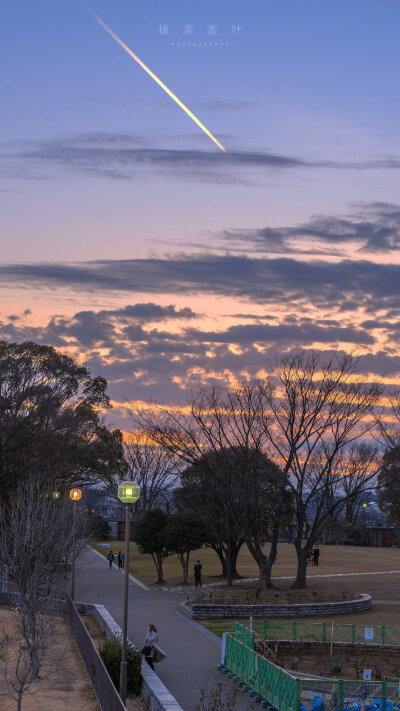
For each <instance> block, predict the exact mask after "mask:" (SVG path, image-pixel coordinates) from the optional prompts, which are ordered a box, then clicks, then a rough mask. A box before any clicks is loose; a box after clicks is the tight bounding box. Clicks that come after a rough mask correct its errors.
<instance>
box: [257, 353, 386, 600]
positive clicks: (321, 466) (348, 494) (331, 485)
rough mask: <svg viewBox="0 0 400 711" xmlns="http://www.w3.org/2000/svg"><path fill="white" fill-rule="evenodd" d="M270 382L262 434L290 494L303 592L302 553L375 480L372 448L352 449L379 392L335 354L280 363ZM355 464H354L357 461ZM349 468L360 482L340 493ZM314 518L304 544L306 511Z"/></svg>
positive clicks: (352, 363) (369, 422) (368, 423)
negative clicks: (361, 473)
mask: <svg viewBox="0 0 400 711" xmlns="http://www.w3.org/2000/svg"><path fill="white" fill-rule="evenodd" d="M275 381H277V382H276V384H275V383H273V382H272V381H271V380H270V381H268V382H264V383H262V384H261V388H262V391H263V394H264V398H265V405H264V412H263V418H264V423H265V424H264V432H265V435H266V438H267V442H268V447H269V451H270V453H271V456H273V457H274V459H275V460H276V461H279V462H280V463H281V466H282V468H283V472H284V474H285V475H287V477H288V482H289V486H290V489H291V491H292V495H293V501H294V516H295V519H296V524H297V536H296V540H295V542H294V545H295V548H296V553H297V575H296V580H295V582H294V587H299V588H301V587H305V585H306V571H307V554H308V553H309V551H310V550H311V548H312V547H313V546H314V544H315V542H316V540H317V538H318V536H319V534H320V533H321V531H322V529H323V527H324V525H325V524H326V522H327V521H328V520H329V518H330V517H331V516H332V513H333V512H334V511H335V510H336V509H337V508H339V507H341V506H343V504H344V503H345V502H346V500H348V499H350V498H355V497H356V496H358V495H359V494H360V493H361V492H363V491H365V490H366V489H368V488H373V486H374V485H375V482H376V472H377V470H378V466H379V456H378V450H377V448H376V447H373V446H371V447H358V446H357V443H358V442H362V440H363V438H365V437H367V436H368V435H369V434H370V432H371V430H372V428H373V426H374V420H373V413H374V408H375V407H376V406H377V404H378V403H379V399H380V395H381V388H380V387H379V385H377V384H376V383H371V382H367V381H365V380H363V379H362V378H360V377H359V376H358V375H357V360H356V359H355V358H353V357H352V356H351V355H344V356H339V355H335V356H333V357H332V358H330V359H329V360H328V361H326V357H325V356H323V355H322V354H320V353H318V352H315V351H310V352H307V353H302V354H299V355H294V356H289V357H287V358H284V359H282V361H281V362H280V363H279V364H278V366H277V368H276V369H275ZM356 460H358V461H357V462H356ZM350 463H351V465H352V466H354V465H355V464H356V465H357V467H358V468H361V469H363V471H364V472H365V476H363V477H360V479H359V480H356V479H355V480H353V486H352V488H351V489H350V490H349V489H348V490H347V491H346V489H345V487H344V486H343V479H342V473H343V471H344V470H345V469H346V468H347V467H348V466H349V464H350ZM310 506H312V507H313V520H312V524H311V527H310V530H309V531H308V538H307V541H306V543H305V544H303V538H304V533H305V527H306V522H307V510H308V509H309V507H310Z"/></svg>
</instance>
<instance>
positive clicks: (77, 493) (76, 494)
mask: <svg viewBox="0 0 400 711" xmlns="http://www.w3.org/2000/svg"><path fill="white" fill-rule="evenodd" d="M69 497H70V499H72V501H79V499H81V498H82V491H81V490H80V489H71V491H70V492H69Z"/></svg>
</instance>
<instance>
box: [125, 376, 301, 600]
mask: <svg viewBox="0 0 400 711" xmlns="http://www.w3.org/2000/svg"><path fill="white" fill-rule="evenodd" d="M263 400H264V394H263V392H262V390H261V389H260V387H259V384H258V382H246V383H242V384H240V385H238V386H237V387H235V388H232V389H231V390H227V391H226V390H223V389H221V388H216V387H213V388H201V389H200V390H199V392H198V393H197V394H195V395H193V397H192V399H191V401H190V403H189V408H188V409H189V414H182V413H176V411H174V410H172V409H167V408H160V409H159V410H158V411H156V412H155V413H154V411H153V412H151V413H146V412H144V411H143V410H138V411H137V413H138V417H139V422H140V423H141V425H142V426H143V427H144V429H145V431H146V433H147V435H148V437H149V438H151V439H153V441H155V442H157V444H159V445H160V446H162V447H164V448H166V449H168V450H169V451H171V452H173V453H174V455H175V456H177V457H178V458H179V459H180V460H181V461H182V462H185V463H187V464H189V466H188V467H187V468H186V470H184V471H183V472H181V484H182V487H181V491H180V494H179V495H180V499H181V504H182V503H183V498H186V501H187V502H189V501H190V499H191V498H192V497H193V495H194V496H195V497H197V500H198V505H199V506H201V512H202V513H203V514H204V515H205V516H207V519H208V520H209V522H210V524H211V527H212V529H213V530H214V532H215V534H216V539H217V541H218V546H219V549H220V551H221V552H222V553H223V555H224V558H225V562H226V573H227V583H228V585H232V582H233V564H234V562H235V558H236V557H237V554H238V551H239V549H240V546H241V545H242V543H243V541H245V540H246V542H247V544H248V546H249V550H250V552H251V553H252V555H253V556H254V557H255V560H256V561H257V564H258V566H259V572H260V581H259V585H260V587H266V586H269V585H270V584H271V580H270V572H271V568H272V562H273V559H274V557H275V553H274V552H273V551H274V546H276V543H277V537H278V533H279V519H280V517H281V515H282V514H283V511H284V508H285V503H284V502H285V499H286V500H288V496H287V490H286V491H285V481H286V479H285V475H283V474H282V473H281V472H280V470H278V468H277V467H276V466H275V465H274V464H273V463H272V462H269V461H268V459H267V458H266V456H265V453H264V451H263V449H264V443H265V441H266V435H265V420H264V418H263V412H264V402H263ZM257 507H258V508H257ZM256 510H257V511H258V513H257V515H255V511H256ZM244 512H245V513H244ZM266 512H268V515H267V513H266ZM272 512H273V514H274V518H273V519H272V517H271V514H272ZM268 516H269V524H270V525H268V521H267V519H268ZM272 523H273V525H272ZM268 533H269V534H270V535H273V536H274V542H273V544H272V546H271V551H270V556H269V558H268V563H266V560H265V558H264V556H263V553H262V542H265V540H266V538H267V536H268ZM275 552H276V549H275Z"/></svg>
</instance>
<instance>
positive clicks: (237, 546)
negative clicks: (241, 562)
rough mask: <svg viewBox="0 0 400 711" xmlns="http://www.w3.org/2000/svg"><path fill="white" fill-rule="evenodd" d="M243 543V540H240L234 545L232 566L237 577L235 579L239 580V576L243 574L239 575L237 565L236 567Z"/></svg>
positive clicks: (234, 575) (233, 573)
mask: <svg viewBox="0 0 400 711" xmlns="http://www.w3.org/2000/svg"><path fill="white" fill-rule="evenodd" d="M242 545H243V541H239V542H238V543H234V544H233V545H232V553H231V566H232V575H233V577H234V578H235V580H238V579H239V578H241V577H242V576H241V575H239V573H238V571H237V567H236V566H237V559H238V555H239V552H240V549H241V547H242Z"/></svg>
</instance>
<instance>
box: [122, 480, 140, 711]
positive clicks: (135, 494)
mask: <svg viewBox="0 0 400 711" xmlns="http://www.w3.org/2000/svg"><path fill="white" fill-rule="evenodd" d="M139 496H140V486H139V485H138V484H135V482H133V481H123V482H122V483H121V484H120V485H119V486H118V498H119V500H120V501H122V503H123V504H124V506H125V560H124V566H125V576H124V620H123V625H122V657H121V667H120V674H119V695H120V697H121V699H122V702H123V703H124V704H125V702H126V687H127V679H128V667H127V662H126V639H127V633H128V591H129V540H130V533H131V505H132V504H134V503H135V501H137V500H138V498H139Z"/></svg>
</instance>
